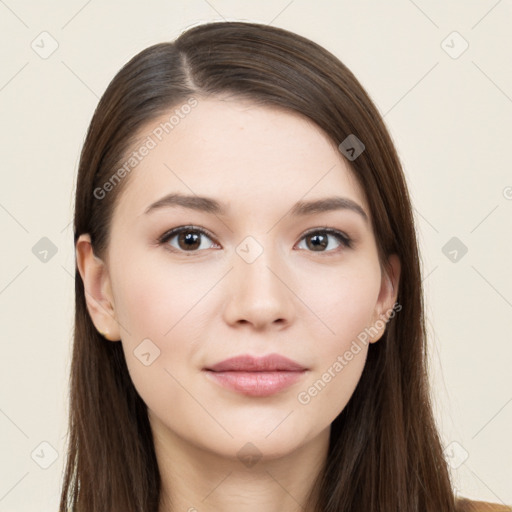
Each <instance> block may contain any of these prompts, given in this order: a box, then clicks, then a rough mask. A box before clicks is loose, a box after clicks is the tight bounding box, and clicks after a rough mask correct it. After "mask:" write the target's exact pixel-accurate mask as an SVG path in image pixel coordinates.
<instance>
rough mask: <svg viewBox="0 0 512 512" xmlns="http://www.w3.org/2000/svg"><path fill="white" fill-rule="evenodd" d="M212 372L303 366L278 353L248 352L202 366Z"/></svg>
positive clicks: (286, 368)
mask: <svg viewBox="0 0 512 512" xmlns="http://www.w3.org/2000/svg"><path fill="white" fill-rule="evenodd" d="M204 369H205V370H211V371H214V372H230V371H231V372H236V371H239V372H271V371H302V370H306V369H307V368H305V367H304V366H302V365H301V364H299V363H297V362H296V361H293V360H291V359H288V358H287V357H284V356H282V355H280V354H268V355H266V356H263V357H254V356H251V355H249V354H244V355H241V356H236V357H231V358H229V359H225V360H224V361H221V362H219V363H216V364H214V365H213V366H209V367H207V368H204Z"/></svg>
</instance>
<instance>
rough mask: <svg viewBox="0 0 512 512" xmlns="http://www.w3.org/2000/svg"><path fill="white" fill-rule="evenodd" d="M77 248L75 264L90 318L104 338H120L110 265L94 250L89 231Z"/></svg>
mask: <svg viewBox="0 0 512 512" xmlns="http://www.w3.org/2000/svg"><path fill="white" fill-rule="evenodd" d="M75 250H76V264H77V267H78V271H79V272H80V275H81V276H82V281H83V283H84V289H85V302H86V304H87V310H88V311H89V315H90V316H91V320H92V322H93V324H94V326H95V327H96V329H97V330H98V332H99V333H100V334H101V335H102V336H103V337H104V338H106V339H108V340H110V341H119V340H120V338H121V336H120V329H119V324H118V322H117V318H116V315H115V309H114V297H113V295H112V288H111V283H110V277H109V274H108V269H107V266H106V265H105V263H104V262H103V261H102V260H101V259H100V258H98V257H97V256H96V255H95V254H94V252H93V249H92V244H91V237H90V236H89V234H83V235H80V237H79V238H78V240H77V243H76V247H75Z"/></svg>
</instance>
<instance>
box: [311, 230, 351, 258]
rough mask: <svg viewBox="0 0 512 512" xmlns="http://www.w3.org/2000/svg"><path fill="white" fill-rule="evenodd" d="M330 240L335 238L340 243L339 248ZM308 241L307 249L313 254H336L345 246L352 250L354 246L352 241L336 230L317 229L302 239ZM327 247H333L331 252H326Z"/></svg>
mask: <svg viewBox="0 0 512 512" xmlns="http://www.w3.org/2000/svg"><path fill="white" fill-rule="evenodd" d="M330 238H334V239H335V240H337V242H338V246H336V245H335V244H334V248H332V245H333V243H332V242H331V241H330ZM302 240H305V241H306V248H307V249H309V250H310V251H313V252H336V250H337V249H338V248H339V247H341V246H343V247H347V248H350V247H351V246H352V240H351V239H350V238H349V237H348V236H346V235H344V234H343V233H341V232H340V231H337V230H335V229H317V230H316V231H310V232H309V233H306V235H304V236H303V237H302V239H301V241H302ZM327 247H331V248H330V249H329V250H325V249H326V248H327Z"/></svg>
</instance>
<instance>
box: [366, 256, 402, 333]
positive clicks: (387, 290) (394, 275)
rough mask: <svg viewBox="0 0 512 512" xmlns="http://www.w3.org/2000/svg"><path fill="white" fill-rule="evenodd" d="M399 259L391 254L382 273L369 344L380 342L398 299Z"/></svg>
mask: <svg viewBox="0 0 512 512" xmlns="http://www.w3.org/2000/svg"><path fill="white" fill-rule="evenodd" d="M400 270H401V265H400V259H399V258H398V255H397V254H391V255H390V256H389V258H388V262H387V265H386V267H385V269H384V270H383V272H382V279H381V287H380V292H379V297H378V300H377V304H376V306H375V314H374V317H373V321H372V327H373V332H375V335H374V336H372V339H371V340H370V343H375V342H376V341H378V340H380V338H382V336H383V335H384V332H385V331H386V325H387V322H388V320H389V317H390V314H391V313H392V312H393V307H394V305H395V304H396V301H397V298H398V287H399V283H400Z"/></svg>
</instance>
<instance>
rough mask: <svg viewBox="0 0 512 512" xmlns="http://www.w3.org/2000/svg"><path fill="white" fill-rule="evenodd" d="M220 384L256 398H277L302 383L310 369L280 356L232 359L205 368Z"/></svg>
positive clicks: (206, 373)
mask: <svg viewBox="0 0 512 512" xmlns="http://www.w3.org/2000/svg"><path fill="white" fill-rule="evenodd" d="M203 370H204V371H205V375H206V376H207V377H208V378H209V379H212V380H213V381H214V382H215V383H216V384H219V385H220V386H222V387H224V388H227V389H229V390H231V391H235V392H237V393H242V394H244V395H248V396H252V397H263V396H269V395H273V394H275V393H277V392H279V391H281V390H284V389H286V388H288V387H290V386H291V385H293V384H294V383H296V382H297V381H299V380H300V379H301V378H302V377H303V376H304V374H306V373H307V371H308V369H307V368H305V367H304V366H302V365H301V364H299V363H297V362H296V361H292V360H291V359H288V358H287V357H284V356H281V355H279V354H269V355H267V356H264V357H253V356H250V355H243V356H237V357H232V358H230V359H226V360H225V361H221V362H220V363H217V364H214V365H213V366H210V367H208V368H204V369H203Z"/></svg>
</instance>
